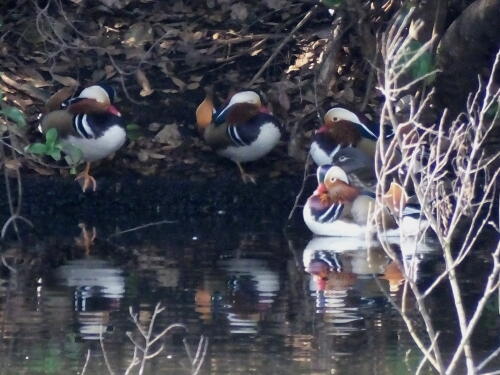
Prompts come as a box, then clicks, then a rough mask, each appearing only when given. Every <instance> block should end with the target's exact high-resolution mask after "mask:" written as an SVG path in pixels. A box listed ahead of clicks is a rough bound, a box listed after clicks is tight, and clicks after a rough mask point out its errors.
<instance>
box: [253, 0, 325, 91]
mask: <svg viewBox="0 0 500 375" xmlns="http://www.w3.org/2000/svg"><path fill="white" fill-rule="evenodd" d="M317 9H318V5H317V4H316V5H314V6H313V7H312V8H311V9H310V10H309V11H308V12H307V13H306V15H305V16H304V18H302V20H301V21H300V22H299V23H298V24H297V26H295V27H294V28H293V30H292V31H291V32H290V34H288V36H287V37H286V38H285V39H283V41H282V42H281V43H280V44H279V45H278V47H276V49H275V50H274V52H273V53H272V54H271V56H269V58H268V59H267V61H266V62H265V63H264V65H262V66H261V67H260V69H259V70H258V72H257V73H255V75H254V76H253V78H252V79H251V80H250V83H249V84H248V85H247V86H248V87H252V85H253V84H254V83H255V81H257V79H259V77H260V76H261V75H262V73H264V71H265V70H266V69H267V67H268V66H269V65H270V64H271V62H272V61H273V60H274V59H275V58H276V56H278V53H280V52H281V50H282V49H283V47H284V46H285V45H286V44H287V43H288V42H289V41H290V39H292V38H293V36H294V35H295V33H296V32H297V31H299V30H300V29H301V28H302V26H304V24H305V23H306V22H307V21H308V20H309V18H311V17H312V16H313V15H314V13H316V10H317Z"/></svg>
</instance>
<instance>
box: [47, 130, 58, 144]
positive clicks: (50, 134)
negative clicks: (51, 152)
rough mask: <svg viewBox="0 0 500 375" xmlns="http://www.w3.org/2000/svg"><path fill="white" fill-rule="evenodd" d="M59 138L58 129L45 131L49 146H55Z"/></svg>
mask: <svg viewBox="0 0 500 375" xmlns="http://www.w3.org/2000/svg"><path fill="white" fill-rule="evenodd" d="M56 140H57V129H55V128H51V129H49V130H48V131H47V133H45V143H46V144H47V146H52V147H50V148H53V146H55V144H56Z"/></svg>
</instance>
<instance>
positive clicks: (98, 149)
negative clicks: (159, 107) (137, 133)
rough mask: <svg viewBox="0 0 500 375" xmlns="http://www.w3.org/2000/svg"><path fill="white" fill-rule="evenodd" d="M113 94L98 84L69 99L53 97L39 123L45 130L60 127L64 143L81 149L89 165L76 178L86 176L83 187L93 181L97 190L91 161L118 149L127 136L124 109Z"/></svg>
mask: <svg viewBox="0 0 500 375" xmlns="http://www.w3.org/2000/svg"><path fill="white" fill-rule="evenodd" d="M57 95H58V93H56V94H55V95H54V97H57ZM114 96H115V93H114V90H113V89H112V88H111V87H110V86H108V85H107V84H98V85H94V86H90V87H87V88H85V89H84V90H82V91H81V93H80V94H79V95H78V96H76V97H73V98H70V99H65V100H62V101H61V100H59V99H54V98H51V100H49V102H48V103H47V109H48V110H49V113H47V114H46V115H45V116H44V117H43V118H42V121H41V124H40V128H41V130H42V132H43V133H46V132H47V131H48V130H49V129H57V131H58V135H59V139H60V140H61V142H62V144H63V145H68V144H69V145H71V146H74V147H76V148H78V149H79V150H80V151H81V152H82V159H83V160H84V161H85V162H86V166H85V169H84V170H83V172H81V173H80V174H78V175H77V176H76V178H75V180H76V181H78V180H83V183H82V189H83V191H86V190H87V188H88V187H90V185H92V188H93V190H94V191H95V190H96V188H97V182H96V180H95V179H94V177H92V176H91V175H90V174H89V172H90V163H91V162H93V161H96V160H100V159H103V158H105V157H106V156H108V155H110V154H112V153H113V152H115V151H117V150H118V149H119V148H120V147H122V146H123V144H124V143H125V140H126V133H125V128H124V123H123V119H122V117H121V113H120V112H119V111H118V110H117V109H116V107H115V106H114V105H113V99H114ZM57 102H59V103H57ZM57 107H60V108H61V109H56V108H57Z"/></svg>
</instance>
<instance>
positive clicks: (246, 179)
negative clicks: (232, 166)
mask: <svg viewBox="0 0 500 375" xmlns="http://www.w3.org/2000/svg"><path fill="white" fill-rule="evenodd" d="M235 163H236V165H237V166H238V169H239V170H240V174H241V179H242V180H243V183H244V184H246V183H248V182H251V183H252V184H256V183H257V180H256V179H255V176H253V175H251V174H249V173H247V172H245V170H244V169H243V167H242V166H241V164H240V163H238V162H237V161H236V162H235Z"/></svg>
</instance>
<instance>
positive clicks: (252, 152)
mask: <svg viewBox="0 0 500 375" xmlns="http://www.w3.org/2000/svg"><path fill="white" fill-rule="evenodd" d="M196 123H197V125H198V129H199V131H200V132H201V133H202V135H203V138H204V140H205V142H206V143H207V144H208V145H209V146H210V147H212V148H213V149H214V150H215V151H216V152H217V154H219V155H221V156H224V157H226V158H228V159H230V160H232V161H233V162H234V163H236V165H237V166H238V168H239V170H240V173H241V178H242V180H243V182H245V183H246V182H249V181H250V182H253V183H255V178H254V177H253V176H251V175H249V174H247V173H246V172H245V171H244V169H243V167H242V166H241V163H246V162H249V161H255V160H257V159H260V158H261V157H263V156H264V155H266V154H267V153H269V152H270V151H271V150H272V149H273V148H274V147H275V146H276V145H277V144H278V142H279V140H280V138H281V133H282V129H281V125H280V124H279V122H278V120H277V119H276V118H275V117H274V116H272V115H271V114H269V113H268V111H267V109H266V108H265V107H264V106H262V103H261V100H260V96H259V95H258V94H257V93H256V92H254V91H241V92H238V93H236V94H234V95H233V96H232V97H231V99H230V101H229V103H228V104H227V105H226V106H225V107H224V108H222V109H221V110H220V111H218V112H215V110H214V105H213V100H212V93H211V91H210V90H207V95H206V97H205V100H203V102H202V103H201V104H200V105H199V106H198V108H197V110H196Z"/></svg>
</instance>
